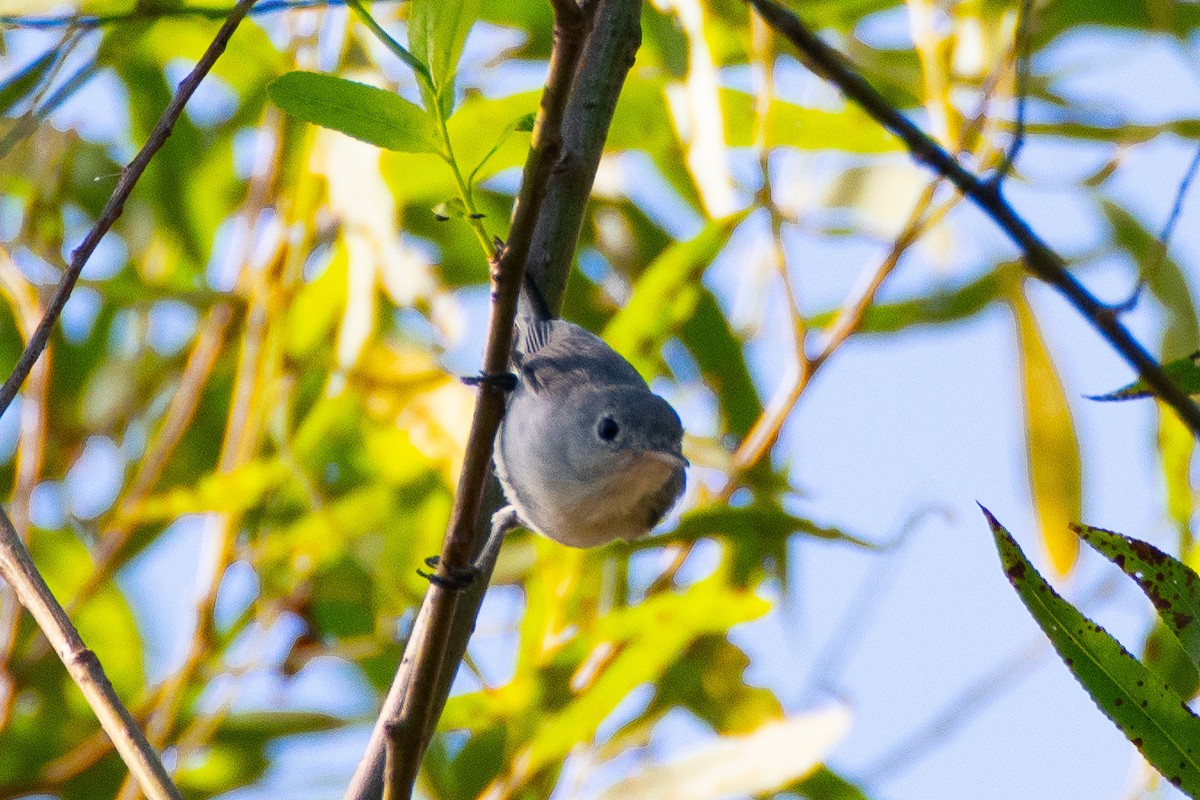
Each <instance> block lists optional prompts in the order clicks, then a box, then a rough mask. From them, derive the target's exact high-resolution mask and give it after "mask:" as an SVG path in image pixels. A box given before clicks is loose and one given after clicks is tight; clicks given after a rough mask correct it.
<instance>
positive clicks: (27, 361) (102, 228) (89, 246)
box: [0, 0, 255, 414]
mask: <svg viewBox="0 0 1200 800" xmlns="http://www.w3.org/2000/svg"><path fill="white" fill-rule="evenodd" d="M254 3H255V0H241V2H239V3H238V4H237V6H235V7H234V9H233V11H231V12H230V14H229V17H228V18H227V19H226V20H225V24H224V25H222V26H221V28H220V30H218V31H217V35H216V37H215V38H214V39H213V41H212V44H210V45H209V46H208V49H207V50H205V51H204V55H202V56H201V57H200V60H199V61H198V62H196V66H195V67H194V68H193V69H192V71H191V72H189V73H188V75H187V77H186V78H184V79H183V81H182V82H181V83H180V84H179V89H178V90H177V91H176V92H175V96H174V97H172V98H171V102H170V103H168V104H167V107H166V109H165V110H164V111H163V113H162V116H161V117H159V118H158V124H157V125H155V126H154V130H153V131H151V132H150V136H149V137H148V138H147V139H146V144H144V145H142V149H141V150H139V151H138V154H137V155H136V156H134V157H133V160H132V161H130V162H129V164H128V166H126V167H125V169H123V170H121V176H120V177H119V178H118V179H117V186H116V188H115V189H113V193H112V194H111V195H110V196H109V198H108V202H107V203H105V204H104V210H103V211H101V212H100V219H98V220H96V224H95V225H93V226H92V229H91V230H90V231H88V232H87V236H85V237H83V241H82V242H80V244H79V246H78V247H76V248H75V250H74V251H72V253H71V263H70V264H69V265H68V266H67V270H66V272H64V273H63V275H62V278H60V279H59V281H58V286H57V287H55V289H54V294H53V295H52V296H51V297H50V302H49V303H47V304H46V313H45V315H44V316H43V317H42V321H41V322H40V323H38V326H37V329H36V330H34V332H33V335H32V336H30V337H29V342H28V343H27V344H26V345H25V350H24V351H23V352H22V353H21V357H20V358H18V359H17V363H16V365H15V366H14V367H13V370H12V372H11V373H10V374H9V376H8V378H7V379H6V380H5V381H4V385H3V386H0V414H3V413H4V411H5V409H7V408H8V407H9V405H10V404H11V403H12V401H13V398H14V397H16V396H17V392H19V391H20V390H21V384H22V383H24V382H25V378H26V377H27V376H28V375H29V370H30V369H32V368H33V364H34V362H35V361H37V360H38V357H39V356H41V354H42V351H43V350H45V349H46V343H47V342H49V341H50V334H51V333H52V332H53V331H54V325H55V323H56V322H58V317H59V315H60V314H62V310H63V306H65V305H66V304H67V299H68V298H70V296H71V291H72V290H73V289H74V288H75V282H76V281H78V280H79V273H81V272H83V266H84V264H86V263H87V260H88V259H89V258H91V256H92V253H93V252H94V251H95V250H96V246H97V245H98V244H100V240H101V239H103V238H104V236H105V234H107V233H108V231H109V230H110V229H111V228H112V226H113V223H115V222H116V221H117V218H118V217H120V216H121V212H122V211H124V210H125V201H126V200H128V199H129V195H130V194H131V193H132V192H133V187H134V186H136V185H137V182H138V180H139V179H140V178H141V177H142V173H143V172H145V171H146V167H147V165H149V163H150V159H152V158H154V155H155V154H156V153H157V152H158V151H159V150H160V149H161V148H162V146H163V145H164V144H165V143H166V141H167V138H168V137H169V136H170V135H171V131H172V130H173V129H174V128H175V122H176V120H178V119H179V115H180V114H182V113H183V107H184V106H185V105H187V102H188V100H190V99H191V98H192V94H193V93H194V92H195V91H196V87H197V86H199V85H200V81H202V80H204V76H205V75H207V74H208V73H209V71H210V70H211V69H212V67H213V64H214V63H216V60H217V58H218V57H219V56H220V55H221V53H223V52H225V45H227V44H228V43H229V39H230V38H231V37H232V36H233V32H234V31H235V30H237V26H238V24H240V23H241V21H242V19H243V18H244V17H245V16H246V14H247V12H249V11H250V8H251V7H252V6H253V5H254Z"/></svg>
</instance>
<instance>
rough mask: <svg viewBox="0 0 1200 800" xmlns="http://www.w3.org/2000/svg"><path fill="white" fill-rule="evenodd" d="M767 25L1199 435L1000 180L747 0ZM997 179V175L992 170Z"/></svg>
mask: <svg viewBox="0 0 1200 800" xmlns="http://www.w3.org/2000/svg"><path fill="white" fill-rule="evenodd" d="M748 2H749V3H750V4H751V5H753V6H754V8H755V10H756V11H758V13H759V14H760V15H762V17H763V19H765V20H766V21H767V23H768V24H769V25H770V26H771V27H772V28H774V29H775V30H776V31H778V32H779V33H780V34H782V35H783V36H784V37H785V38H786V39H787V40H788V41H789V42H791V43H792V45H793V46H794V47H795V48H796V49H797V50H798V51H799V52H800V54H801V55H802V56H803V57H804V59H805V60H806V62H807V64H808V66H809V68H810V69H812V70H813V71H815V72H816V73H817V74H819V75H820V76H821V77H823V78H825V79H826V80H828V81H830V82H831V83H833V84H835V85H836V86H837V87H838V88H839V89H841V91H842V93H843V94H845V95H846V97H848V98H849V99H850V100H851V101H853V102H854V103H855V104H857V105H858V106H859V107H861V108H862V109H863V110H864V111H866V112H867V113H868V114H870V115H871V117H872V118H873V119H875V121H876V122H878V123H879V124H880V125H882V126H883V127H885V128H887V130H889V131H891V132H892V133H893V134H895V135H896V136H897V137H899V138H900V139H901V141H903V142H904V144H905V146H906V147H907V148H908V150H909V152H911V153H912V156H913V158H914V159H916V160H917V161H919V162H920V163H922V164H925V165H926V166H928V167H929V168H930V169H932V170H934V171H935V172H937V173H938V174H940V175H942V176H944V177H945V178H946V179H947V180H948V181H950V182H951V183H953V184H954V186H955V188H957V189H958V190H959V191H960V192H962V193H963V194H964V195H965V196H967V197H968V198H970V200H971V201H972V202H973V203H975V205H976V206H978V207H979V209H980V210H981V211H983V212H984V213H985V214H987V215H988V217H990V218H991V219H992V221H993V222H995V223H996V225H998V226H999V227H1000V229H1001V230H1002V231H1004V233H1005V235H1006V236H1008V238H1009V239H1010V240H1012V242H1013V243H1014V244H1016V245H1017V247H1019V248H1020V249H1021V252H1022V253H1023V255H1024V259H1025V265H1026V267H1027V268H1028V269H1029V270H1030V272H1032V273H1033V274H1034V275H1036V276H1037V277H1038V278H1041V279H1042V280H1043V281H1045V282H1046V283H1049V284H1050V285H1051V286H1053V287H1054V288H1055V289H1057V290H1058V292H1059V293H1060V294H1062V295H1063V297H1065V298H1066V299H1067V301H1068V302H1069V303H1070V304H1071V305H1073V306H1074V307H1075V309H1076V310H1077V311H1079V313H1080V314H1082V315H1083V316H1084V317H1085V318H1086V319H1087V320H1088V322H1090V323H1091V324H1092V327H1094V328H1095V329H1096V330H1097V331H1098V332H1099V333H1100V335H1101V336H1103V337H1104V338H1105V339H1106V340H1107V341H1108V343H1109V344H1110V345H1112V347H1113V349H1115V350H1116V351H1117V352H1118V353H1120V355H1121V357H1122V358H1124V359H1125V361H1126V362H1128V363H1129V365H1130V366H1131V367H1133V368H1134V369H1135V370H1136V371H1137V373H1138V375H1139V376H1140V377H1141V379H1142V380H1143V381H1145V383H1146V385H1147V386H1149V387H1150V388H1151V389H1152V390H1153V391H1154V393H1155V394H1156V395H1158V397H1160V398H1162V400H1163V401H1164V402H1166V403H1167V404H1168V405H1170V406H1171V407H1172V408H1173V409H1175V413H1176V414H1178V415H1179V418H1180V419H1182V420H1183V422H1184V424H1186V425H1187V426H1188V428H1190V429H1191V431H1192V433H1193V434H1197V435H1200V406H1197V405H1196V404H1195V403H1194V402H1192V400H1191V398H1189V397H1188V395H1187V393H1186V392H1184V391H1183V390H1182V389H1180V388H1179V386H1178V385H1177V384H1176V383H1175V382H1174V381H1172V380H1171V379H1170V378H1169V377H1168V376H1167V374H1166V373H1165V372H1164V371H1163V368H1162V366H1161V365H1160V364H1159V363H1158V362H1157V361H1156V360H1155V359H1154V357H1153V356H1151V355H1150V353H1149V352H1147V351H1146V349H1145V348H1144V347H1142V345H1141V344H1140V343H1139V342H1138V341H1137V340H1136V339H1134V338H1133V336H1132V334H1130V333H1129V330H1128V329H1127V328H1126V327H1125V326H1124V325H1123V324H1122V323H1121V320H1120V318H1119V309H1113V308H1111V307H1109V306H1107V305H1105V304H1104V303H1101V302H1100V301H1099V300H1097V299H1096V298H1095V297H1094V296H1093V295H1092V294H1091V293H1090V292H1089V291H1088V290H1087V289H1085V288H1084V287H1083V285H1082V284H1081V283H1079V281H1078V280H1076V279H1075V277H1074V276H1073V275H1072V274H1071V273H1070V272H1069V271H1068V270H1067V265H1066V262H1065V261H1064V260H1063V259H1062V257H1061V256H1059V255H1058V254H1057V253H1055V252H1054V251H1053V250H1052V249H1050V247H1049V246H1047V245H1046V243H1045V242H1043V241H1042V240H1041V238H1039V237H1038V235H1037V234H1036V233H1034V231H1033V229H1032V228H1031V227H1030V226H1029V223H1027V222H1026V221H1025V220H1024V219H1022V218H1021V217H1020V216H1019V215H1018V214H1017V213H1016V211H1014V210H1013V208H1012V206H1011V205H1009V203H1008V201H1007V200H1006V199H1005V198H1004V195H1003V193H1002V192H1001V181H1000V180H984V179H982V178H980V177H979V176H977V175H975V174H974V173H972V172H971V171H970V170H968V169H966V168H965V167H963V166H962V164H960V163H959V161H958V159H956V158H955V157H954V156H953V155H951V154H950V153H949V152H947V151H946V150H945V148H943V147H942V146H941V145H939V144H938V143H937V142H936V141H934V140H933V139H932V138H931V137H929V136H928V135H927V134H925V133H924V132H923V131H922V130H921V129H920V128H918V127H917V126H916V125H915V124H913V123H912V122H911V121H910V120H909V119H908V118H907V117H905V116H904V115H903V114H901V113H900V112H899V111H898V110H897V109H896V108H895V107H894V106H892V105H891V104H890V103H889V102H888V101H887V100H886V99H884V97H883V96H882V95H881V94H879V92H877V91H875V89H874V87H872V86H871V85H870V84H869V83H867V81H866V79H864V78H863V77H862V76H861V75H859V74H858V73H857V72H855V71H854V70H853V69H851V68H850V67H849V66H848V64H847V61H846V58H845V57H844V56H843V55H842V54H841V53H839V52H837V51H836V50H834V49H833V48H832V47H830V46H829V45H827V44H825V42H824V41H822V40H821V38H820V37H818V36H817V35H816V33H814V32H813V31H812V30H810V29H809V28H808V27H807V26H806V25H805V24H804V23H803V22H802V21H801V20H800V19H799V18H798V17H797V16H796V15H795V14H793V13H792V12H791V11H789V10H788V9H786V8H784V7H783V6H781V5H779V4H778V3H776V2H774V0H748ZM997 177H999V176H997Z"/></svg>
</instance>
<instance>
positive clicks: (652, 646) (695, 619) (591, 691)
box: [518, 577, 768, 772]
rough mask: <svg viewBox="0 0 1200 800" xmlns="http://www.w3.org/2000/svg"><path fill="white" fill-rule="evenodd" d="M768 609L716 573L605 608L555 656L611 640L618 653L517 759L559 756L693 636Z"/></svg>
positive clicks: (534, 762)
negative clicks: (589, 628) (678, 590)
mask: <svg viewBox="0 0 1200 800" xmlns="http://www.w3.org/2000/svg"><path fill="white" fill-rule="evenodd" d="M767 609H768V603H767V601H766V600H763V599H762V598H761V597H758V596H756V595H755V593H754V592H753V591H752V590H747V591H739V590H737V589H734V588H732V587H730V586H727V585H725V584H723V583H721V582H719V581H718V580H717V579H716V578H715V577H713V578H709V579H706V580H704V581H701V582H700V583H696V584H693V585H692V586H690V587H688V588H687V590H686V591H684V592H681V593H677V594H659V595H655V596H653V597H651V598H649V599H647V600H645V601H644V602H642V603H641V604H639V605H636V606H632V607H628V608H622V609H619V610H617V611H613V612H611V613H609V614H608V615H606V616H605V617H603V618H602V619H600V620H599V622H598V623H597V625H596V627H595V629H594V630H593V631H591V632H590V633H589V635H588V636H586V637H577V639H576V640H575V641H574V642H572V643H571V646H570V647H569V648H568V649H567V650H566V651H565V653H564V654H563V655H562V656H560V657H562V658H569V659H570V660H571V662H572V664H573V665H574V664H576V663H582V661H583V660H584V659H585V658H586V657H587V656H588V655H589V654H590V653H592V652H593V651H594V650H595V648H596V647H604V648H609V647H612V648H614V650H615V651H616V652H617V655H616V656H614V657H613V659H612V660H611V661H609V662H608V664H607V665H606V666H605V667H604V668H603V671H601V672H600V673H599V675H597V676H595V677H594V678H593V679H591V680H590V681H589V683H588V685H587V686H586V688H584V689H583V690H582V691H580V692H579V694H578V696H576V697H575V698H574V699H573V700H572V701H571V702H570V703H568V704H567V705H566V707H564V708H563V709H562V710H561V711H558V712H556V713H552V714H548V715H546V716H545V717H544V718H543V719H542V720H541V723H540V725H539V727H538V729H537V730H536V731H535V732H534V734H533V737H532V739H531V740H530V741H529V743H528V745H527V746H526V748H525V749H524V751H523V752H522V753H521V755H519V756H518V758H519V759H522V760H525V759H527V761H524V763H525V764H526V765H527V768H528V769H529V770H530V772H533V771H536V770H539V769H541V768H542V767H544V766H546V765H548V764H552V763H555V762H558V761H560V760H561V759H562V758H563V756H565V755H566V754H567V752H568V751H570V749H571V748H572V747H574V746H576V744H577V743H579V742H585V741H590V740H591V739H592V738H594V736H595V733H596V729H597V728H598V727H599V725H600V723H601V722H603V721H604V719H605V718H607V717H608V715H609V714H611V713H612V711H613V709H615V708H616V707H617V704H618V703H620V702H621V701H622V700H623V699H624V698H625V697H626V696H628V694H629V693H630V692H631V691H633V690H634V689H635V688H636V687H638V686H641V685H642V684H644V683H654V682H656V681H657V680H658V679H659V676H661V675H662V673H663V672H664V671H665V670H666V669H667V667H668V666H670V665H671V664H672V663H674V662H675V661H676V660H677V659H678V658H679V656H680V655H681V654H682V653H683V652H684V650H685V649H686V648H687V647H688V645H689V644H690V643H691V642H692V641H694V640H695V639H696V638H697V637H699V636H702V635H704V634H708V633H715V632H725V631H728V630H729V629H730V628H731V627H733V626H734V625H737V624H738V623H741V622H748V621H749V620H752V619H755V618H757V617H760V616H762V615H763V614H764V613H766V611H767Z"/></svg>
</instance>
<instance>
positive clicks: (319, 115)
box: [267, 72, 441, 153]
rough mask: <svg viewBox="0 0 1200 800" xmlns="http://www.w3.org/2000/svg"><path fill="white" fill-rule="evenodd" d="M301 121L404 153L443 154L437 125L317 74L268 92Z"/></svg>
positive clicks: (387, 98)
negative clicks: (440, 152)
mask: <svg viewBox="0 0 1200 800" xmlns="http://www.w3.org/2000/svg"><path fill="white" fill-rule="evenodd" d="M267 94H268V95H270V97H271V100H273V101H274V102H275V104H276V105H277V106H279V107H280V108H282V109H283V110H284V111H286V112H287V113H289V114H291V115H292V116H293V117H296V118H297V119H302V120H304V121H306V122H311V123H314V124H316V125H320V126H321V127H323V128H329V129H331V130H335V131H340V132H342V133H344V134H346V135H347V136H353V137H354V138H355V139H359V140H361V141H364V142H367V143H368V144H373V145H375V146H376V147H382V148H384V149H385V150H398V151H399V152H401V153H436V152H439V151H440V150H441V144H440V139H439V137H438V131H437V127H436V123H435V122H434V121H433V120H432V119H430V117H429V115H428V114H426V113H425V112H424V111H422V110H421V109H420V108H418V107H417V106H415V105H413V104H412V103H410V102H408V101H407V100H405V99H404V98H403V97H400V96H399V95H396V94H394V93H393V92H389V91H385V90H384V89H377V88H376V87H374V86H368V85H366V84H365V83H356V82H355V81H348V80H346V79H345V78H338V77H335V76H333V75H323V74H321V73H317V72H289V73H287V74H285V75H282V76H281V77H279V78H278V79H277V80H276V81H275V82H274V83H272V84H271V85H270V86H269V87H267Z"/></svg>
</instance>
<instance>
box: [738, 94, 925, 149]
mask: <svg viewBox="0 0 1200 800" xmlns="http://www.w3.org/2000/svg"><path fill="white" fill-rule="evenodd" d="M754 103H755V98H754V96H753V95H750V94H747V93H746V92H740V91H737V90H736V89H722V90H721V109H722V112H723V114H724V117H725V125H726V127H727V128H728V130H727V136H728V144H729V146H730V147H750V146H751V145H753V144H754V139H755V130H754V120H755V118H756V114H755V113H754ZM766 146H767V147H769V148H770V147H798V148H801V149H803V150H841V151H845V152H850V153H863V154H876V153H896V152H900V151H901V150H903V149H904V146H903V144H902V143H901V142H900V140H899V139H897V138H896V137H895V136H893V135H892V134H890V133H888V132H887V131H886V130H885V129H884V128H883V127H882V126H880V125H877V124H875V122H873V121H872V120H871V118H870V117H869V116H868V115H867V113H866V112H865V111H863V110H862V109H860V108H859V107H858V106H856V105H854V104H853V103H846V104H845V105H844V106H843V107H842V108H840V109H839V110H837V111H827V110H825V109H818V108H806V107H804V106H799V105H796V104H795V103H789V102H787V101H786V100H780V99H778V98H776V99H774V100H772V102H771V106H770V109H769V110H768V112H767V127H766Z"/></svg>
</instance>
